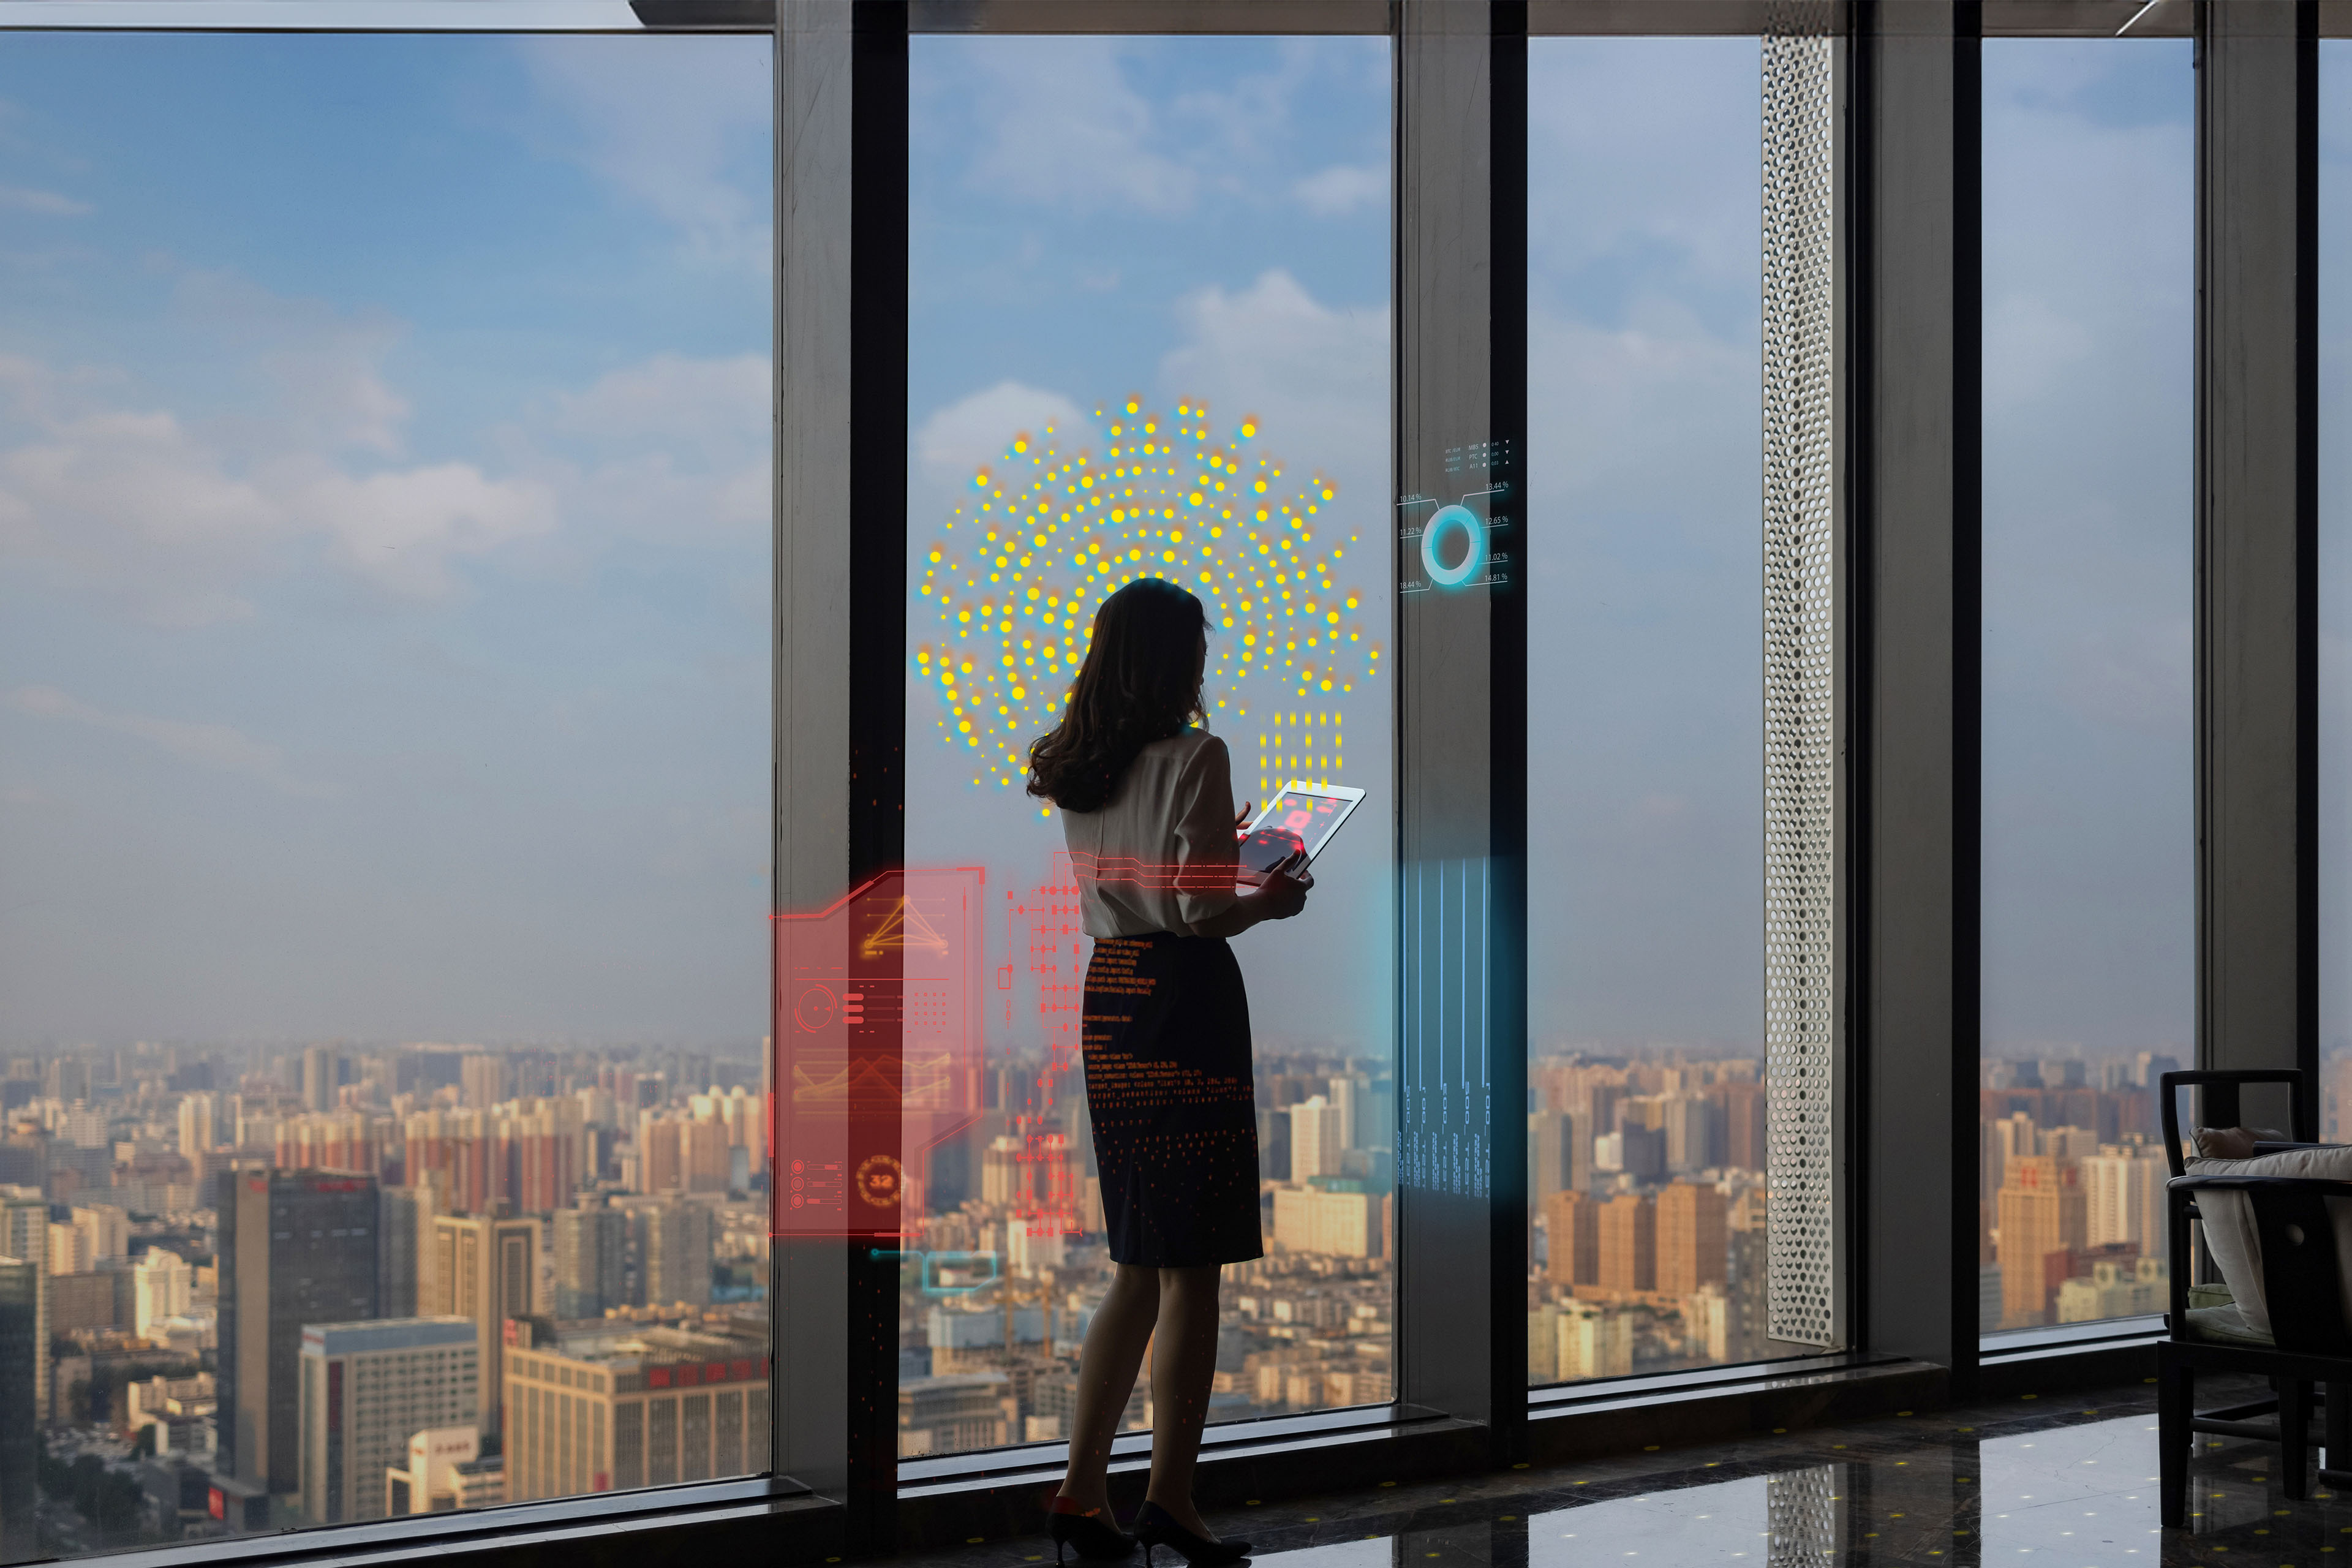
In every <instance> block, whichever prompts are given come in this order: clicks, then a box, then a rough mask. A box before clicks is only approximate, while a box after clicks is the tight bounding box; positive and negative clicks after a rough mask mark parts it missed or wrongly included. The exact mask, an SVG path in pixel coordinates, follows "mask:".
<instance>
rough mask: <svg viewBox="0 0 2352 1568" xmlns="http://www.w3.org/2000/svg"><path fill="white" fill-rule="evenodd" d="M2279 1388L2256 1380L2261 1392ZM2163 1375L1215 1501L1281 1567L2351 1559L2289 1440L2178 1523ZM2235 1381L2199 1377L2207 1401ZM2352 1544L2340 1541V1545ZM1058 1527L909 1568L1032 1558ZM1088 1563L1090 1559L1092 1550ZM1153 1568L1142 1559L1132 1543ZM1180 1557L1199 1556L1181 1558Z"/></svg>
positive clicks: (2350, 1518) (2230, 1461)
mask: <svg viewBox="0 0 2352 1568" xmlns="http://www.w3.org/2000/svg"><path fill="white" fill-rule="evenodd" d="M2258 1391H2259V1390H2258V1389H2257V1388H2255V1387H2254V1386H2252V1385H2249V1386H2248V1389H2247V1390H2246V1394H2245V1395H2242V1396H2251V1394H2253V1393H2255V1392H2258ZM2155 1395H2156V1390H2155V1387H2154V1385H2153V1384H2147V1385H2140V1384H2135V1385H2133V1386H2131V1387H2127V1388H2115V1389H2107V1390H2103V1391H2100V1392H2098V1393H2096V1394H2050V1395H2046V1396H2038V1397H2037V1396H2032V1395H2027V1396H2024V1397H2021V1398H2013V1399H2005V1400H2001V1401H1999V1402H1997V1403H1992V1404H1986V1405H1974V1406H1970V1407H1968V1408H1965V1409H1960V1410H1953V1411H1938V1412H1934V1413H1927V1414H1921V1415H1916V1416H1896V1417H1891V1418H1888V1419H1886V1420H1883V1421H1874V1422H1870V1423H1866V1424H1863V1425H1857V1426H1848V1427H1821V1428H1813V1429H1809V1430H1805V1431H1801V1432H1790V1433H1787V1434H1782V1435H1777V1436H1759V1437H1753V1438H1748V1439H1744V1440H1741V1441H1738V1442H1733V1443H1727V1444H1722V1445H1718V1446H1716V1447H1700V1448H1683V1449H1676V1450H1672V1451H1667V1452H1661V1453H1643V1454H1633V1455H1626V1456H1622V1457H1619V1458H1612V1459H1608V1460H1604V1461H1599V1462H1589V1463H1580V1464H1575V1465H1568V1466H1562V1467H1559V1468H1526V1469H1514V1470H1506V1471H1503V1472H1501V1473H1499V1474H1494V1475H1486V1476H1478V1477H1465V1478H1461V1479H1455V1480H1453V1481H1450V1482H1437V1483H1431V1484H1426V1485H1423V1484H1418V1483H1416V1484H1412V1485H1397V1484H1394V1483H1380V1484H1376V1485H1374V1486H1373V1487H1371V1488H1370V1489H1368V1490H1365V1491H1359V1492H1349V1493H1347V1494H1344V1495H1339V1496H1333V1497H1325V1498H1319V1499H1310V1500H1301V1501H1287V1502H1283V1503H1280V1504H1273V1503H1269V1504H1266V1505H1265V1506H1262V1507H1247V1508H1242V1509H1235V1510H1227V1511H1224V1512H1220V1513H1216V1514H1213V1515H1212V1516H1211V1519H1210V1523H1211V1524H1212V1525H1213V1527H1214V1528H1215V1529H1216V1530H1217V1531H1219V1532H1220V1533H1221V1534H1224V1535H1229V1536H1244V1537H1247V1538H1248V1539H1249V1540H1250V1542H1252V1543H1253V1546H1254V1548H1255V1550H1254V1552H1253V1561H1254V1562H1255V1563H1261V1564H1265V1565H1266V1568H1375V1564H1382V1565H1392V1568H1455V1565H1457V1564H1460V1565H1470V1564H1481V1565H1483V1564H1492V1565H1493V1568H1567V1565H1568V1564H1571V1563H1573V1564H1577V1565H1579V1568H1585V1565H1590V1564H1598V1563H1622V1564H1623V1565H1624V1568H1685V1565H1691V1564H1718V1563H1723V1564H1727V1563H1740V1564H1744V1565H1748V1568H1793V1565H1795V1564H1798V1563H1804V1564H1808V1565H1811V1564H1821V1563H1840V1564H1843V1563H1854V1564H1875V1565H1890V1568H1891V1565H1895V1564H1901V1565H1905V1568H1909V1565H1914V1564H1916V1565H1919V1568H1929V1565H1932V1568H1960V1565H1963V1564H1965V1565H1968V1568H1979V1565H1981V1564H1990V1563H2002V1564H2010V1563H2014V1564H2018V1565H2020V1568H2109V1565H2113V1568H2124V1565H2126V1564H2130V1565H2135V1568H2137V1565H2147V1568H2155V1565H2157V1564H2160V1563H2167V1564H2168V1563H2218V1564H2226V1565H2230V1568H2256V1565H2260V1568H2282V1565H2290V1568H2322V1565H2323V1564H2325V1563H2328V1562H2330V1561H2335V1562H2342V1563H2347V1568H2352V1490H2347V1492H2346V1493H2345V1494H2344V1495H2342V1496H2341V1497H2338V1496H2336V1495H2335V1494H2334V1493H2333V1492H2332V1490H2331V1489H2328V1488H2326V1487H2316V1486H2315V1492H2314V1496H2313V1498H2312V1500H2309V1501H2306V1502H2301V1503H2291V1502H2288V1501H2287V1500H2285V1498H2284V1495H2283V1494H2282V1491H2281V1487H2280V1478H2279V1477H2278V1476H2277V1475H2276V1474H2275V1473H2274V1471H2275V1468H2276V1455H2277V1450H2276V1449H2275V1448H2274V1447H2271V1446H2268V1445H2265V1444H2261V1443H2252V1442H2240V1441H2237V1440H2234V1439H2215V1438H2210V1437H2206V1438H2200V1440H2199V1442H2200V1447H2199V1453H2198V1459H2197V1461H2196V1468H2195V1469H2194V1471H2193V1472H2192V1481H2193V1491H2192V1496H2193V1499H2194V1500H2193V1501H2192V1503H2191V1504H2190V1507H2191V1508H2192V1510H2194V1511H2195V1517H2194V1518H2192V1519H2191V1520H2190V1521H2189V1528H2188V1529H2186V1530H2178V1531H2164V1530H2162V1529H2160V1528H2159V1527H2158V1522H2157V1480H2156V1455H2157V1449H2156V1398H2155ZM2230 1398H2231V1390H2229V1389H2226V1388H2221V1387H2213V1386H2211V1385H2205V1386H2200V1399H2199V1403H2200V1405H2204V1406H2207V1407H2209V1408H2210V1407H2211V1406H2212V1405H2217V1404H2221V1403H2226V1402H2228V1400H2229V1399H2230ZM2339 1553H2340V1555H2337V1554H2339ZM1053 1560H1054V1549H1053V1546H1052V1544H1051V1543H1050V1542H1047V1541H1045V1539H1044V1537H1043V1536H1042V1535H1041V1536H1038V1537H1034V1538H1030V1539H1024V1540H1010V1541H991V1542H974V1543H972V1544H970V1545H968V1546H964V1547H961V1548H959V1549H956V1550H953V1551H949V1552H933V1553H927V1554H922V1555H909V1556H908V1557H903V1558H900V1559H898V1562H899V1563H902V1564H932V1563H936V1564H940V1565H942V1568H944V1565H946V1564H950V1563H953V1564H957V1565H959V1568H1028V1565H1029V1564H1033V1563H1050V1562H1052V1561H1053ZM1074 1561H1075V1560H1074ZM1131 1561H1132V1562H1133V1563H1135V1564H1137V1565H1138V1568H1140V1564H1141V1562H1142V1559H1141V1557H1140V1555H1138V1556H1137V1557H1135V1558H1134V1559H1132V1560H1131ZM1160 1564H1161V1568H1171V1564H1173V1565H1181V1558H1176V1557H1173V1556H1172V1555H1171V1554H1169V1553H1166V1552H1162V1553H1160Z"/></svg>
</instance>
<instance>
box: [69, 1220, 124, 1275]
mask: <svg viewBox="0 0 2352 1568" xmlns="http://www.w3.org/2000/svg"><path fill="white" fill-rule="evenodd" d="M73 1227H74V1228H75V1229H76V1230H79V1231H80V1232H81V1233H82V1234H83V1235H84V1236H86V1237H89V1258H90V1267H91V1268H104V1267H106V1266H107V1265H108V1264H110V1263H120V1262H121V1261H122V1260H123V1259H124V1258H127V1257H129V1256H130V1255H131V1215H129V1214H127V1213H125V1212H124V1211H123V1210H121V1209H119V1208H117V1207H115V1206H114V1205H112V1204H77V1205H74V1211H73Z"/></svg>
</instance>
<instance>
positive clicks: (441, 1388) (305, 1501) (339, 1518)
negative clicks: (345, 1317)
mask: <svg viewBox="0 0 2352 1568" xmlns="http://www.w3.org/2000/svg"><path fill="white" fill-rule="evenodd" d="M301 1348H302V1396H301V1452H302V1475H301V1489H302V1513H303V1516H304V1518H306V1519H307V1520H308V1521H310V1523H312V1524H342V1523H346V1522H350V1521H358V1520H369V1519H382V1518H383V1511H384V1484H383V1477H384V1472H385V1471H386V1470H387V1469H391V1468H394V1467H396V1466H400V1465H402V1464H404V1462H405V1461H406V1459H407V1458H408V1440H409V1439H410V1438H411V1437H413V1436H415V1435H416V1434H417V1433H419V1432H422V1431H425V1430H426V1429H428V1428H431V1427H436V1426H454V1425H456V1424H457V1423H458V1422H461V1421H467V1422H471V1421H477V1420H478V1417H479V1412H480V1406H481V1395H482V1394H483V1392H484V1391H483V1389H482V1386H481V1371H480V1355H481V1350H480V1347H479V1345H478V1343H477V1342H476V1339H475V1334H474V1325H473V1323H472V1322H471V1321H468V1320H467V1319H464V1318H378V1319H375V1320H373V1321H369V1322H362V1323H307V1324H305V1325H303V1328H302V1347H301Z"/></svg>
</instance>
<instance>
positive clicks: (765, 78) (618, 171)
mask: <svg viewBox="0 0 2352 1568" xmlns="http://www.w3.org/2000/svg"><path fill="white" fill-rule="evenodd" d="M516 47H517V49H518V50H519V51H520V54H521V57H522V59H523V63H524V65H525V67H526V68H528V70H529V71H530V77H531V81H532V84H533V85H534V86H535V87H536V88H537V89H538V90H539V91H540V93H541V95H542V97H544V98H545V99H546V100H548V101H549V102H550V103H551V105H552V106H553V107H554V108H556V109H557V110H561V111H562V114H563V116H564V117H565V118H567V119H568V120H569V121H571V126H570V127H569V130H568V133H567V134H565V135H563V136H562V137H561V138H560V139H555V140H551V142H549V150H550V151H551V153H554V154H555V155H557V156H560V157H565V158H570V159H573V160H575V161H577V162H579V163H583V164H584V165H585V166H586V167H587V168H589V169H590V170H592V171H593V172H594V173H595V174H598V175H599V176H600V177H602V178H604V180H606V181H609V182H610V183H611V184H612V185H613V186H614V188H615V189H616V190H618V191H619V192H620V193H621V194H622V195H624V196H625V197H626V198H627V199H628V200H629V201H631V202H634V203H635V204H636V205H639V206H641V207H644V208H646V210H648V211H650V212H652V213H654V214H655V215H656V216H658V217H660V218H662V219H664V220H665V221H667V222H668V223H670V224H672V225H674V226H676V227H677V229H678V230H679V231H680V233H681V234H682V235H683V236H684V237H685V238H686V240H687V242H688V247H689V249H690V250H692V251H694V252H695V253H698V254H699V255H701V256H703V257H705V258H709V259H712V260H716V261H719V262H723V263H728V264H734V265H749V266H759V267H765V266H766V265H768V261H769V226H768V212H769V202H770V195H769V178H768V174H769V163H768V157H769V153H768V147H769V132H770V127H771V126H772V124H773V122H774V114H775V109H774V101H773V92H774V86H773V78H772V74H771V70H770V66H769V54H770V47H769V46H768V44H767V43H766V42H765V41H764V40H761V39H744V38H730V37H669V38H625V37H574V38H554V37H543V38H530V39H526V40H522V41H520V42H519V43H518V44H517V45H516ZM534 123H535V124H536V123H538V121H536V120H535V121H534Z"/></svg>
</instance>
